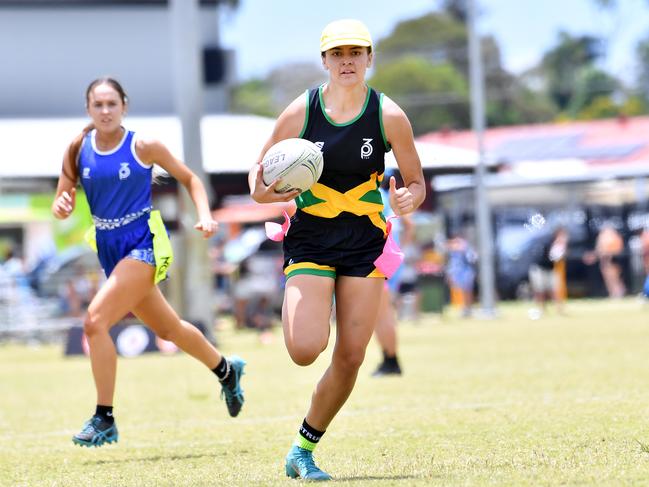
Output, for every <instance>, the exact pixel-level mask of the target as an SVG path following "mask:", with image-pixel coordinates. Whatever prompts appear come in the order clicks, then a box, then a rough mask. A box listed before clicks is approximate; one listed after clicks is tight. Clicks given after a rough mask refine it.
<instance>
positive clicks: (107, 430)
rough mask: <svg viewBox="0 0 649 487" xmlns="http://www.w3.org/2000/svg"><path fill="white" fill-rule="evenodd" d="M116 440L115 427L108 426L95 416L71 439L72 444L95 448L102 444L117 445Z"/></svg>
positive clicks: (114, 425)
mask: <svg viewBox="0 0 649 487" xmlns="http://www.w3.org/2000/svg"><path fill="white" fill-rule="evenodd" d="M118 439H119V433H118V432H117V425H116V424H115V423H113V424H109V423H108V422H106V421H104V420H103V419H102V418H101V417H100V416H97V415H95V416H93V417H92V418H90V419H89V420H88V421H86V424H84V425H83V429H82V430H81V432H80V433H77V434H76V435H74V436H73V437H72V442H73V443H75V444H76V445H80V446H87V447H91V446H94V447H97V446H101V445H103V444H104V443H113V442H114V443H117V440H118Z"/></svg>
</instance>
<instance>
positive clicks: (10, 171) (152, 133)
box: [0, 114, 477, 178]
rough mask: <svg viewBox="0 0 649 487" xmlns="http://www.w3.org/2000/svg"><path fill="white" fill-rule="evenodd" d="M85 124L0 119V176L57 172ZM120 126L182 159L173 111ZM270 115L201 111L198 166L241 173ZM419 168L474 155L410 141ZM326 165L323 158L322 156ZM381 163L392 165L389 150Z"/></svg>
mask: <svg viewBox="0 0 649 487" xmlns="http://www.w3.org/2000/svg"><path fill="white" fill-rule="evenodd" d="M87 123H88V119H87V118H58V119H0V147H2V156H0V157H2V159H1V160H0V178H42V177H57V176H58V175H59V172H60V169H61V160H62V156H63V153H64V151H65V148H66V146H67V144H68V143H69V142H70V141H71V140H72V139H73V138H74V136H75V135H77V134H78V133H79V132H80V131H81V129H82V128H83V127H84V126H85V125H86V124H87ZM124 124H125V126H126V127H128V128H129V129H131V130H135V131H136V132H137V133H138V135H139V136H140V137H145V138H147V137H150V138H156V139H159V140H161V141H163V142H164V144H165V145H166V146H167V147H168V148H169V150H170V151H171V152H172V153H173V154H175V155H177V156H178V157H181V158H182V136H181V128H180V121H179V120H178V118H176V117H173V116H156V117H131V116H129V117H127V118H126V119H125V123H124ZM274 125H275V119H272V118H268V117H260V116H256V115H232V114H224V115H207V116H205V117H203V120H202V122H201V132H202V134H201V135H202V139H203V167H204V169H205V172H207V173H210V174H224V173H230V174H245V173H247V172H248V170H249V169H250V167H251V166H252V165H253V164H254V163H255V161H256V160H257V158H258V157H259V154H260V152H261V149H262V148H263V145H264V144H265V142H266V141H267V140H268V138H269V137H270V135H271V133H272V131H273V127H274ZM416 146H417V151H418V153H419V157H420V159H421V162H422V166H423V167H424V169H429V170H431V171H432V172H438V171H439V172H448V171H451V170H455V169H460V170H462V169H464V170H470V169H471V168H473V167H474V166H475V163H476V161H477V154H476V153H475V152H474V151H471V150H468V149H461V148H456V147H448V146H444V145H442V144H435V143H428V142H416ZM325 164H326V161H325ZM386 167H392V168H396V167H397V166H396V161H395V160H394V155H393V154H392V152H389V153H388V154H387V155H386Z"/></svg>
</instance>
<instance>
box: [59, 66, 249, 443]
mask: <svg viewBox="0 0 649 487" xmlns="http://www.w3.org/2000/svg"><path fill="white" fill-rule="evenodd" d="M86 108H87V111H88V115H89V116H90V118H91V119H92V123H91V124H90V125H89V126H88V127H86V128H85V129H84V130H83V132H82V133H81V134H80V135H79V136H77V137H76V138H75V139H74V140H73V141H72V143H71V144H70V145H69V147H68V149H67V150H66V152H65V155H64V157H63V169H62V172H61V175H60V177H59V182H58V187H57V191H56V197H55V199H54V202H53V204H52V213H53V214H54V216H55V217H56V218H59V219H63V218H67V217H68V216H69V215H70V213H72V211H73V210H74V206H75V194H76V185H77V183H78V182H80V183H81V185H82V186H83V189H84V191H85V193H86V196H87V198H88V203H89V205H90V211H91V213H92V218H93V222H94V230H95V240H96V247H97V254H98V257H99V261H100V262H101V265H102V267H103V269H104V272H105V274H106V277H107V280H106V283H105V284H104V285H103V287H102V288H101V289H100V290H99V292H98V293H97V295H96V296H95V297H94V298H93V300H92V302H91V303H90V305H89V306H88V313H87V315H86V318H85V321H84V332H85V335H86V337H87V339H88V345H89V348H90V361H91V364H92V373H93V376H94V380H95V387H96V389H97V407H96V410H95V414H94V415H93V416H92V418H91V419H90V420H89V421H87V422H86V424H85V425H84V427H83V428H82V430H81V432H79V433H78V434H76V435H74V437H73V438H72V441H73V442H74V443H76V444H78V445H83V446H101V445H103V444H104V443H112V442H116V441H117V439H118V432H117V426H116V424H115V418H114V417H113V395H114V390H115V372H116V362H117V354H116V351H115V346H114V344H113V341H112V339H111V337H110V335H109V330H110V328H111V327H112V326H113V325H115V324H116V323H117V322H118V321H119V320H121V319H122V317H124V316H125V315H126V314H128V313H129V312H132V313H133V314H134V315H135V316H136V317H137V318H138V319H140V320H141V321H142V322H143V323H144V324H146V325H147V326H149V327H150V328H151V329H152V330H153V331H154V332H155V333H156V334H157V335H158V336H159V337H160V338H162V339H165V340H170V341H172V342H174V343H175V344H176V345H177V346H178V347H179V348H180V349H182V350H184V351H185V352H187V353H189V354H190V355H192V356H193V357H195V358H196V359H198V360H200V361H201V362H202V363H203V364H205V365H206V366H207V367H208V368H210V369H211V370H212V371H213V372H214V374H215V375H216V376H217V377H218V379H219V381H220V383H221V388H222V392H223V394H222V395H223V396H224V397H225V402H226V405H227V408H228V412H229V414H230V415H231V416H236V415H237V414H239V411H240V410H241V406H242V405H243V391H242V390H241V387H240V379H241V375H242V374H243V367H244V365H245V362H244V361H243V360H242V359H240V358H239V357H236V356H233V357H230V358H227V359H226V358H225V357H224V356H222V355H221V354H220V353H219V351H218V350H217V349H216V348H214V346H213V345H212V344H211V343H210V342H209V341H208V340H207V339H206V338H205V336H204V335H203V334H202V333H201V332H200V331H199V330H198V328H196V327H195V326H193V325H192V324H191V323H188V322H186V321H183V320H181V319H180V318H179V317H178V315H177V314H176V313H175V311H174V310H173V309H172V308H171V306H170V305H169V303H168V302H167V301H166V299H165V298H164V296H163V295H162V293H161V292H160V290H159V289H158V287H157V286H156V284H155V283H157V282H158V281H159V280H160V279H162V278H164V277H165V275H166V270H167V267H168V264H169V262H170V258H171V256H170V248H171V247H170V245H169V241H168V237H167V234H166V230H165V229H164V225H163V223H162V220H161V219H160V218H159V213H158V212H156V211H152V204H151V180H152V174H151V173H152V167H153V164H154V163H155V164H158V165H159V166H160V167H162V168H163V169H165V170H166V171H167V172H168V173H169V174H170V175H171V176H173V177H175V178H176V179H177V180H178V181H179V182H180V183H181V184H182V185H183V186H185V188H186V189H187V191H188V192H189V194H190V196H191V198H192V200H193V202H194V205H195V206H196V210H197V213H198V219H199V221H198V223H196V225H195V226H194V228H195V229H196V230H198V231H200V232H202V233H203V236H204V237H205V238H209V237H210V236H211V235H213V234H214V232H215V231H216V228H217V223H216V222H215V221H214V220H213V219H212V216H211V213H210V208H209V203H208V199H207V194H206V192H205V188H204V186H203V184H202V183H201V181H200V179H199V178H198V177H197V176H196V175H195V174H194V173H193V172H192V171H190V170H189V169H188V168H187V166H185V165H184V164H183V163H182V162H181V161H179V160H178V159H176V158H175V157H174V156H173V155H172V154H171V153H170V152H169V150H168V149H167V148H166V147H165V146H164V145H163V144H162V143H160V142H159V141H156V140H146V139H138V138H137V137H136V135H135V134H134V133H133V132H131V131H128V130H126V129H125V128H124V127H123V126H122V118H123V116H124V115H125V113H126V108H127V97H126V93H125V92H124V89H123V88H122V86H121V85H120V84H119V83H118V82H117V81H115V80H114V79H112V78H100V79H97V80H95V81H93V82H92V83H90V85H89V86H88V89H87V90H86Z"/></svg>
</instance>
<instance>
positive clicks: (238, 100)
mask: <svg viewBox="0 0 649 487" xmlns="http://www.w3.org/2000/svg"><path fill="white" fill-rule="evenodd" d="M230 100H231V101H230V103H231V106H230V110H231V111H232V112H233V113H252V114H255V115H261V116H267V117H274V116H276V115H277V108H275V106H274V105H273V102H272V96H271V90H270V87H269V85H268V83H267V82H265V81H263V80H259V79H253V80H250V81H246V82H244V83H241V84H240V85H237V86H235V87H234V88H233V89H232V93H231V97H230Z"/></svg>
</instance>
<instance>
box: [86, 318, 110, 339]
mask: <svg viewBox="0 0 649 487" xmlns="http://www.w3.org/2000/svg"><path fill="white" fill-rule="evenodd" d="M105 331H106V326H105V323H103V322H102V320H101V319H99V316H98V315H97V314H96V313H92V312H88V313H86V317H85V319H84V320H83V332H84V333H85V334H86V336H87V337H88V338H90V337H93V336H95V335H97V334H98V333H102V332H105Z"/></svg>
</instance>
